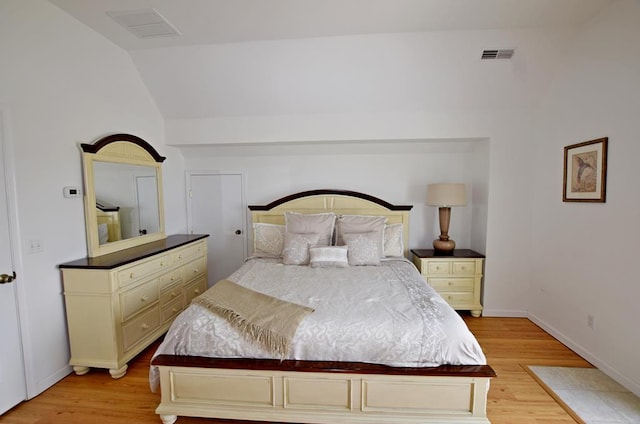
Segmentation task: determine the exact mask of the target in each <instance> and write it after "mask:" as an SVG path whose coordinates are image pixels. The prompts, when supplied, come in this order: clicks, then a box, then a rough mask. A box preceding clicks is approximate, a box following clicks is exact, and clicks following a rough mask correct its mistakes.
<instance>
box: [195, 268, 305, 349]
mask: <svg viewBox="0 0 640 424" xmlns="http://www.w3.org/2000/svg"><path fill="white" fill-rule="evenodd" d="M192 303H195V304H198V305H201V306H204V307H205V308H207V309H209V310H210V311H212V312H213V313H215V314H216V315H220V316H221V317H223V318H225V319H226V320H227V321H229V323H231V324H232V325H233V326H234V327H236V328H237V329H238V331H240V333H241V334H243V335H244V336H245V337H246V338H248V339H249V340H251V341H253V342H255V343H258V344H260V345H261V346H263V347H264V348H265V349H267V351H269V352H270V353H271V354H273V355H274V356H277V357H280V358H285V357H286V356H287V353H288V352H289V345H290V343H291V339H292V338H293V336H294V334H295V332H296V330H297V328H298V325H299V324H300V322H302V320H303V319H304V318H305V317H306V316H307V315H308V314H310V313H311V312H313V309H312V308H309V307H306V306H302V305H298V304H296V303H291V302H287V301H285V300H280V299H277V298H275V297H271V296H268V295H266V294H262V293H259V292H256V291H253V290H250V289H247V288H245V287H243V286H241V285H238V284H236V283H234V282H233V281H229V280H220V281H218V282H217V283H216V284H215V285H214V286H213V287H211V288H210V289H209V290H207V291H206V292H204V293H203V294H201V295H200V296H198V297H196V298H195V299H193V301H192Z"/></svg>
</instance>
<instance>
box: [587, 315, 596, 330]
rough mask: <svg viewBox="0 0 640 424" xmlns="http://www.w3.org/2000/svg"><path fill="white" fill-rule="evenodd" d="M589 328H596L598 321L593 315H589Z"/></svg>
mask: <svg viewBox="0 0 640 424" xmlns="http://www.w3.org/2000/svg"><path fill="white" fill-rule="evenodd" d="M587 327H589V328H590V329H592V330H594V329H595V328H596V319H595V318H594V317H593V315H591V314H587Z"/></svg>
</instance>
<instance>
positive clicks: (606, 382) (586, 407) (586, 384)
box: [524, 365, 640, 424]
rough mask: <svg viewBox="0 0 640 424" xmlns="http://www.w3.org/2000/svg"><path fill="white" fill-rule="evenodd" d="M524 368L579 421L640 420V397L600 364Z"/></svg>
mask: <svg viewBox="0 0 640 424" xmlns="http://www.w3.org/2000/svg"><path fill="white" fill-rule="evenodd" d="M524 368H525V370H527V372H529V374H531V375H532V376H533V378H535V379H536V380H537V381H538V383H539V384H540V385H541V386H542V387H543V388H544V389H545V390H546V391H547V392H548V393H549V394H550V395H551V396H552V397H553V398H554V399H555V400H556V402H558V403H559V404H560V405H561V406H562V407H563V408H564V409H565V410H566V411H567V413H568V414H569V415H571V416H572V417H573V419H574V420H576V422H578V423H579V424H614V423H620V424H629V423H633V424H640V398H638V397H637V396H635V395H634V394H633V393H631V392H630V391H629V390H627V389H625V388H624V387H623V386H621V385H620V384H618V383H617V382H615V381H614V380H613V379H611V378H610V377H609V376H607V375H606V374H604V373H603V372H602V371H600V370H599V369H597V368H573V367H547V366H537V365H528V366H524Z"/></svg>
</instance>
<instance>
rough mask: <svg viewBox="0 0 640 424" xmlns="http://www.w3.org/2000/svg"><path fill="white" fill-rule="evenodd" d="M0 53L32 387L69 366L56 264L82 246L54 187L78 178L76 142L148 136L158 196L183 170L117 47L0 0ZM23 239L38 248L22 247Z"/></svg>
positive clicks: (72, 202)
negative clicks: (159, 158) (159, 173)
mask: <svg viewBox="0 0 640 424" xmlns="http://www.w3.org/2000/svg"><path fill="white" fill-rule="evenodd" d="M0 58H1V60H2V66H0V103H2V105H3V107H4V108H6V110H8V112H9V122H8V125H9V127H10V129H11V133H10V134H9V139H8V142H9V143H10V144H11V147H12V150H13V152H14V154H13V162H14V164H15V169H16V175H15V181H16V192H17V211H18V217H19V223H18V225H19V229H18V230H19V234H20V238H19V240H16V244H17V246H16V247H17V253H18V255H17V257H16V258H15V259H16V270H17V272H18V276H19V279H18V280H17V282H16V284H17V286H18V290H19V293H20V319H21V325H22V330H23V332H22V333H23V337H24V344H25V347H26V352H25V353H26V355H27V357H26V359H27V363H26V365H27V370H28V375H27V379H28V388H29V395H30V396H34V395H35V394H37V393H39V392H41V391H42V390H44V389H46V388H47V387H49V386H50V385H51V384H53V383H54V382H56V381H57V380H58V379H60V378H61V377H63V376H64V375H66V374H67V373H68V372H69V371H70V369H69V367H68V365H67V364H68V360H69V351H68V342H67V332H66V325H65V317H64V301H63V296H62V285H61V278H60V273H59V271H58V269H57V265H58V264H60V263H63V262H66V261H69V260H74V259H78V258H80V257H84V256H86V254H87V249H86V240H85V232H84V214H83V203H82V199H80V198H78V199H65V198H63V196H62V188H63V187H64V186H79V187H81V186H82V171H81V156H80V149H79V147H78V144H79V143H90V142H93V141H94V140H96V139H97V138H99V137H102V136H104V135H106V134H110V133H115V132H126V133H133V134H135V135H137V136H140V137H142V138H144V139H146V140H148V141H149V142H150V143H151V144H152V145H154V146H155V147H156V148H157V149H158V150H159V151H160V153H161V154H164V155H167V156H168V159H167V163H168V164H169V163H170V164H171V165H169V166H168V167H169V169H168V170H167V171H166V173H167V174H168V176H169V179H171V177H173V176H175V177H176V178H175V180H178V181H180V182H181V183H180V184H176V183H171V182H170V183H169V184H167V191H168V193H167V195H166V196H165V199H167V203H168V204H171V202H172V201H174V202H175V200H176V199H180V204H181V205H183V204H184V200H183V199H184V182H183V181H184V177H183V176H182V158H181V156H180V155H179V153H178V152H177V151H176V150H175V149H172V148H167V147H166V146H164V122H163V119H162V116H161V115H160V113H159V111H158V110H157V108H156V106H155V104H154V102H153V100H152V98H151V96H150V95H149V93H148V91H147V89H146V87H145V85H144V84H143V82H142V81H141V79H140V76H139V74H138V73H137V71H136V69H135V67H134V66H133V64H132V62H131V59H130V57H129V56H128V55H127V54H126V53H125V52H124V51H122V50H121V49H120V48H117V47H115V46H114V45H113V44H112V43H110V42H108V41H106V40H105V39H104V38H102V37H101V36H99V35H97V34H96V33H95V32H93V31H91V30H89V29H87V28H86V27H85V26H83V25H81V24H80V23H79V22H77V21H76V20H74V19H72V18H70V17H69V16H68V15H67V14H65V13H63V12H62V11H60V10H59V9H58V8H56V7H55V6H52V5H51V4H50V3H48V2H46V1H42V0H3V1H2V2H0ZM176 162H177V163H179V165H178V166H176V165H175V163H176ZM176 203H178V202H176ZM174 204H175V203H174ZM183 209H184V207H180V208H174V207H169V208H168V213H167V217H168V219H170V222H171V223H172V224H171V225H169V226H168V230H177V229H182V230H183V231H184V229H186V219H185V213H184V211H183ZM32 239H39V240H41V241H42V245H43V248H44V250H43V252H40V253H29V251H28V249H27V247H28V244H29V240H32Z"/></svg>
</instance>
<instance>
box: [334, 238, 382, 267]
mask: <svg viewBox="0 0 640 424" xmlns="http://www.w3.org/2000/svg"><path fill="white" fill-rule="evenodd" d="M379 237H380V235H379V234H378V232H377V231H369V232H368V233H344V234H342V238H343V239H344V242H345V244H346V245H347V247H348V250H347V258H348V259H349V265H380V254H379V253H378V248H379V244H380V243H379Z"/></svg>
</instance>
